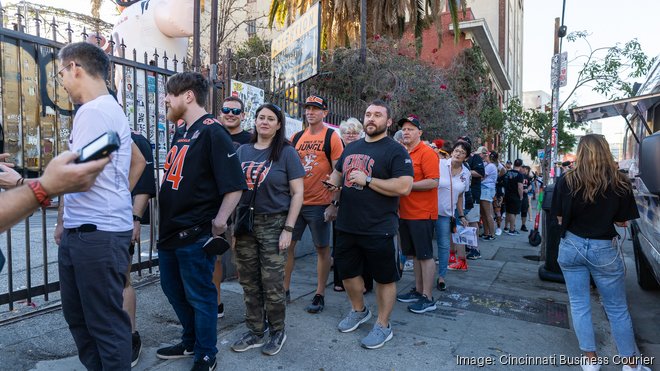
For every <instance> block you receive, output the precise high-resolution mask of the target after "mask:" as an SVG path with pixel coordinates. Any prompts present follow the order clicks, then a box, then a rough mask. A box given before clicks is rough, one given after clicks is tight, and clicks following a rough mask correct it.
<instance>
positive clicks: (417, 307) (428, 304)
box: [408, 295, 438, 314]
mask: <svg viewBox="0 0 660 371" xmlns="http://www.w3.org/2000/svg"><path fill="white" fill-rule="evenodd" d="M436 309H438V307H437V306H436V305H435V300H433V298H430V299H429V298H428V297H426V295H422V297H421V298H419V300H418V301H417V302H415V303H412V304H410V305H409V306H408V310H409V311H411V312H413V313H417V314H421V313H426V312H430V311H432V310H436Z"/></svg>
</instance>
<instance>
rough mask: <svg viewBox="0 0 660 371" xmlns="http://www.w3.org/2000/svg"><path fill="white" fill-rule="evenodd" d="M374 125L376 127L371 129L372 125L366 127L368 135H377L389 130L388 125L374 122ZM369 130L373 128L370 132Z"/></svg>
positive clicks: (365, 130) (365, 131)
mask: <svg viewBox="0 0 660 371" xmlns="http://www.w3.org/2000/svg"><path fill="white" fill-rule="evenodd" d="M374 126H375V128H374V129H371V126H368V127H366V128H365V129H364V133H365V134H366V135H367V136H368V137H377V136H379V135H381V134H383V133H384V132H386V131H387V125H383V126H382V127H379V126H378V125H376V124H374ZM369 130H373V131H372V132H371V133H369Z"/></svg>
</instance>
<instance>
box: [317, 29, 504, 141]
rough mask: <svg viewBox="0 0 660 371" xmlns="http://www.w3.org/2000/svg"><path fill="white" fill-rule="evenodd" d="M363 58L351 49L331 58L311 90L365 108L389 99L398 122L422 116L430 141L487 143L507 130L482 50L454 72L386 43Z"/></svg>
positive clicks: (460, 60) (468, 54)
mask: <svg viewBox="0 0 660 371" xmlns="http://www.w3.org/2000/svg"><path fill="white" fill-rule="evenodd" d="M359 55H360V54H359V50H355V49H346V48H337V49H335V50H333V51H331V52H327V53H325V54H324V57H323V59H322V63H321V68H320V73H319V75H318V76H316V77H314V78H313V79H310V80H309V81H307V82H305V85H307V84H310V85H312V87H313V89H314V90H318V91H319V92H321V93H323V94H325V95H327V96H332V97H334V98H341V99H345V100H349V101H355V100H356V99H358V100H360V101H362V102H364V103H365V104H366V103H367V102H369V101H371V100H373V99H376V98H379V99H383V100H385V101H387V102H389V103H390V105H391V106H392V109H393V111H394V116H395V117H396V118H400V117H403V116H405V115H408V114H415V115H417V116H418V117H419V118H420V120H421V121H422V123H423V125H424V132H425V138H426V139H434V138H443V139H448V140H453V139H455V138H457V137H458V136H460V135H466V134H467V135H471V136H472V137H481V138H483V139H484V140H487V139H492V138H494V137H495V135H497V133H499V131H500V130H501V126H502V124H503V116H502V114H501V112H500V109H499V105H498V103H497V100H496V99H495V98H494V94H492V93H491V92H490V89H489V88H488V87H489V84H488V80H487V78H486V77H487V74H488V70H487V69H486V68H484V67H483V64H482V63H483V56H480V55H481V50H480V49H479V48H473V49H469V50H465V51H464V52H463V54H461V55H460V56H458V57H457V58H456V59H455V63H454V65H453V66H452V67H451V68H450V69H439V68H436V67H433V66H430V65H428V64H426V63H424V62H422V61H420V60H418V59H415V58H411V57H410V56H408V55H407V53H406V52H405V50H402V49H401V48H400V47H399V46H398V44H397V42H395V41H392V40H388V39H385V38H381V39H379V40H378V41H376V42H373V43H372V44H371V45H370V48H369V49H368V54H367V61H366V63H361V62H360V57H359ZM464 71H467V73H459V72H464Z"/></svg>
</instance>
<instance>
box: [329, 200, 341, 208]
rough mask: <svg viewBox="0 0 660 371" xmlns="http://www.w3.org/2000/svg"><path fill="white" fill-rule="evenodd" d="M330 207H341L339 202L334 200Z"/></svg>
mask: <svg viewBox="0 0 660 371" xmlns="http://www.w3.org/2000/svg"><path fill="white" fill-rule="evenodd" d="M330 205H332V206H334V207H339V201H337V200H332V202H330Z"/></svg>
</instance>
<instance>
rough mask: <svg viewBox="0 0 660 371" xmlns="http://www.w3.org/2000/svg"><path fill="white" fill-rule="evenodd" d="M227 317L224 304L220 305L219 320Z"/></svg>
mask: <svg viewBox="0 0 660 371" xmlns="http://www.w3.org/2000/svg"><path fill="white" fill-rule="evenodd" d="M224 316H225V305H224V304H223V303H220V304H218V318H222V317H224Z"/></svg>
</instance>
